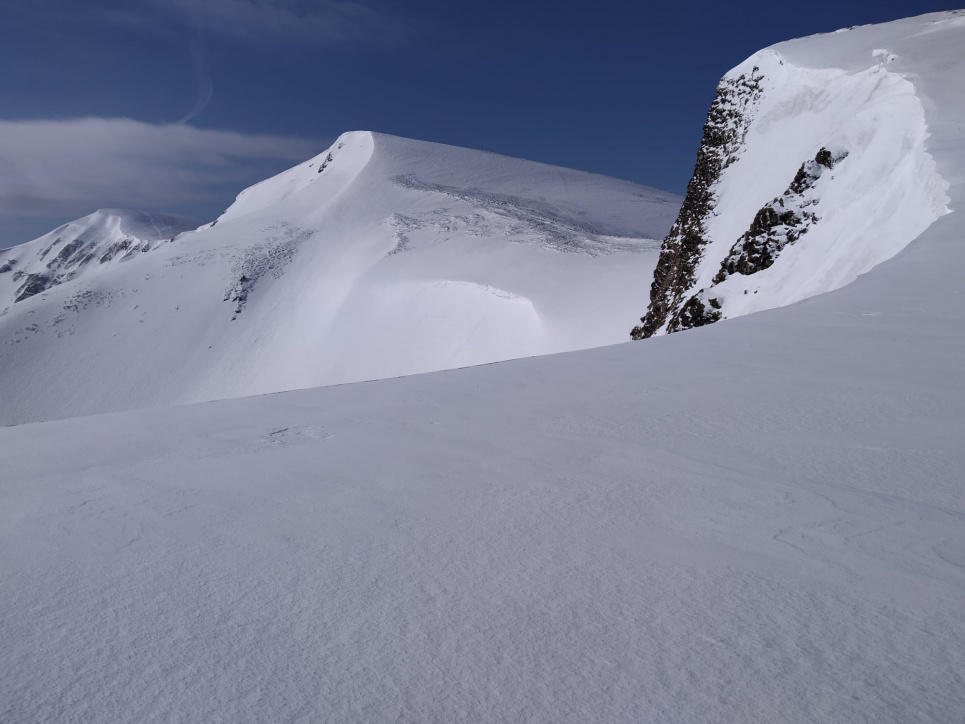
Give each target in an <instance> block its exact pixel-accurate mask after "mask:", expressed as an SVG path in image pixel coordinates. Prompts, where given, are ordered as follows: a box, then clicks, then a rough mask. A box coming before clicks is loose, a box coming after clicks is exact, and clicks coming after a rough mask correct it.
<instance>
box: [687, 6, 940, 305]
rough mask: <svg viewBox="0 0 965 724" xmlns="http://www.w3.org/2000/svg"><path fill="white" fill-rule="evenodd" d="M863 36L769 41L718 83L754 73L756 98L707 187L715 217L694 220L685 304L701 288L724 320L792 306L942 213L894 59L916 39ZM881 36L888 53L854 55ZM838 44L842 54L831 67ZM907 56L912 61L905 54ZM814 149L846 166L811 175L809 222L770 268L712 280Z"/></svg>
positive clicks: (920, 113)
mask: <svg viewBox="0 0 965 724" xmlns="http://www.w3.org/2000/svg"><path fill="white" fill-rule="evenodd" d="M949 22H952V21H949ZM865 35H866V32H865V31H862V30H860V29H854V30H852V31H851V32H849V33H848V34H846V35H840V34H831V35H826V36H819V37H818V38H815V39H811V38H807V39H802V40H799V41H790V42H789V43H781V44H778V45H776V46H774V47H772V48H767V49H765V50H762V51H760V52H759V53H756V54H755V55H753V56H751V57H750V58H749V59H748V60H746V61H745V62H744V63H742V64H741V65H739V66H737V67H736V68H735V69H734V70H732V71H730V73H728V74H727V76H725V77H727V78H736V77H738V76H739V75H741V74H745V73H749V72H750V71H751V70H752V69H754V68H757V69H758V72H759V73H761V74H763V80H762V81H761V85H762V88H763V93H762V96H761V98H760V100H759V102H758V104H757V105H756V107H755V108H754V109H753V111H752V112H751V119H750V124H749V128H748V133H747V137H746V143H745V146H744V148H743V151H742V153H741V154H740V155H739V156H738V158H737V160H736V162H735V163H733V164H732V165H730V166H729V167H728V168H727V169H726V170H725V171H724V172H723V174H722V177H721V179H720V181H719V183H718V184H717V185H716V187H715V189H714V191H715V193H716V196H717V203H716V206H715V212H714V216H713V218H711V219H710V220H709V221H708V223H707V224H706V237H707V238H708V240H709V242H710V243H709V244H708V245H707V247H706V248H705V251H704V255H703V258H702V261H701V264H700V266H699V268H698V270H697V274H696V279H695V281H694V284H693V286H692V288H691V290H690V292H689V293H688V294H687V295H686V296H690V295H691V294H694V293H697V292H699V291H700V290H706V292H705V294H704V295H703V296H705V297H713V298H716V299H717V300H718V301H719V303H721V304H722V305H723V314H724V317H725V318H733V317H736V316H740V315H744V314H749V313H751V312H756V311H760V310H762V309H771V308H774V307H779V306H784V305H787V304H793V303H795V302H798V301H800V300H802V299H806V298H808V297H811V296H814V295H816V294H822V293H824V292H828V291H831V290H833V289H838V288H840V287H842V286H844V285H846V284H849V283H850V282H852V281H854V279H855V278H857V277H858V276H859V275H860V274H863V273H865V272H867V271H868V270H870V269H871V268H873V267H874V266H876V265H877V264H879V263H881V262H882V261H884V260H886V259H890V258H891V257H893V256H894V255H895V254H897V253H898V252H899V251H900V250H901V249H902V248H904V247H905V246H906V245H907V244H908V243H909V242H910V241H912V240H913V239H914V238H916V237H917V236H918V235H919V234H920V233H921V232H922V231H924V230H925V229H926V228H927V227H928V226H929V225H930V224H931V223H932V222H933V221H935V219H937V218H938V217H940V216H941V215H943V214H945V213H947V211H948V207H947V204H948V198H947V196H946V193H945V190H946V186H947V183H946V181H945V180H944V179H943V178H942V177H941V175H940V174H939V173H938V172H937V170H936V168H935V161H934V159H933V158H932V155H931V154H930V153H929V152H928V150H927V149H926V140H927V138H928V135H929V130H928V127H927V124H926V120H925V109H924V107H923V104H922V100H921V98H920V97H919V95H918V94H917V92H916V87H915V84H916V80H917V79H916V76H915V74H914V73H911V72H908V66H906V65H904V64H903V63H902V62H901V61H900V60H899V58H900V57H902V56H903V52H902V44H903V43H906V42H912V43H914V42H916V41H915V40H910V41H909V40H905V39H903V38H902V36H901V35H900V33H899V35H898V36H897V37H895V36H890V35H888V36H884V37H882V36H880V35H874V34H872V35H871V37H870V38H869V39H867V40H866V39H864V38H865ZM883 39H887V40H888V41H889V45H888V47H893V48H894V49H895V50H896V51H897V55H896V54H895V53H893V52H891V51H889V50H883V49H882V48H873V47H872V48H867V49H865V47H863V46H864V45H865V44H866V43H868V42H869V40H870V41H871V42H872V43H873V42H880V41H881V40H883ZM839 46H845V48H846V52H847V53H848V62H847V63H842V64H841V66H843V67H841V66H839V65H838V62H837V59H838V58H839V56H840V55H841V54H842V53H843V52H845V51H843V50H841V49H840V48H839ZM856 46H857V47H856ZM852 48H854V51H853V52H852V50H851V49H852ZM912 53H913V54H912V56H910V57H911V58H914V57H915V53H919V54H920V51H919V50H918V49H917V46H914V48H913V51H912ZM829 58H835V59H836V60H835V62H831V61H829ZM911 67H912V68H914V67H916V66H914V65H912V66H911ZM821 148H835V149H841V150H843V151H846V152H847V153H848V158H847V159H846V160H843V161H842V162H841V163H840V164H839V165H837V166H835V169H834V172H833V173H832V174H830V177H829V178H828V179H822V183H821V184H820V196H819V198H816V199H813V200H809V203H810V202H811V201H813V203H814V204H815V205H814V207H813V209H812V210H813V212H814V214H815V215H816V217H817V223H815V224H814V225H812V226H810V227H809V228H808V230H807V234H806V236H802V237H801V239H800V240H799V241H797V242H796V243H794V244H792V245H790V246H788V247H786V248H785V249H784V250H783V251H782V252H781V253H780V256H779V257H778V259H777V261H776V262H775V263H774V265H773V266H771V267H770V268H768V269H765V270H763V271H759V272H757V273H755V274H752V275H742V274H735V275H732V276H730V277H729V278H728V279H727V280H726V281H724V282H720V283H717V284H715V283H714V282H713V279H714V277H715V276H716V275H717V273H718V271H719V270H720V265H721V262H722V261H723V260H724V259H725V258H727V257H728V256H729V255H730V253H731V249H732V247H733V246H734V244H735V243H736V242H737V241H738V239H740V237H741V236H742V235H743V234H744V233H745V232H746V231H747V230H748V228H749V227H750V225H751V222H752V221H753V219H754V216H755V214H756V213H757V211H758V210H759V209H761V208H762V207H763V206H765V205H767V204H769V203H770V202H771V201H772V200H775V199H777V198H778V197H780V196H781V195H782V194H783V193H784V192H785V190H786V189H787V188H788V186H789V184H790V183H791V181H792V180H793V179H794V177H795V174H796V173H797V171H798V169H799V168H800V167H801V164H802V163H806V162H807V161H809V160H811V159H813V158H814V156H815V154H816V153H817V152H818V151H819V150H820V149H821Z"/></svg>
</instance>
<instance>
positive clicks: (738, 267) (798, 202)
mask: <svg viewBox="0 0 965 724" xmlns="http://www.w3.org/2000/svg"><path fill="white" fill-rule="evenodd" d="M847 155H848V152H847V151H838V152H835V153H832V152H831V151H829V150H828V149H826V148H822V149H821V150H820V151H818V153H817V155H816V156H815V157H814V160H812V161H805V162H804V163H803V164H801V168H800V169H799V170H798V172H797V175H796V176H795V177H794V180H793V181H792V182H791V184H790V185H789V186H788V188H787V191H785V192H784V194H783V195H781V196H780V197H778V198H776V199H774V200H773V201H771V202H770V203H769V204H766V205H765V206H764V207H762V208H761V210H760V211H758V212H757V214H756V215H755V216H754V221H752V222H751V226H750V228H749V229H748V230H747V232H746V233H745V234H744V235H743V236H742V237H741V238H740V239H738V240H737V243H735V244H734V246H733V248H731V251H730V254H729V255H728V256H727V258H725V259H724V261H723V262H722V263H721V265H720V271H719V272H717V275H716V276H715V277H714V284H720V283H721V282H722V281H724V280H725V279H726V278H727V277H729V276H731V275H732V274H744V275H745V276H746V275H750V274H756V273H757V272H759V271H763V270H764V269H767V268H768V267H769V266H771V265H772V264H773V263H774V261H775V260H776V259H777V256H778V254H780V253H781V251H782V250H783V249H784V248H785V247H786V246H789V245H790V244H793V243H794V242H796V241H797V240H798V239H800V238H801V236H802V235H804V234H806V233H807V232H808V228H809V227H810V226H812V225H813V224H816V223H817V222H818V216H817V215H816V214H815V213H814V206H816V205H817V204H818V202H819V200H820V199H818V198H817V197H816V196H814V195H813V194H811V193H809V192H811V190H812V189H813V188H814V185H815V183H816V182H817V180H818V179H819V178H821V175H822V173H823V172H824V171H826V170H830V169H832V168H834V166H835V164H837V163H838V162H840V161H842V160H844V159H845V158H846V157H847Z"/></svg>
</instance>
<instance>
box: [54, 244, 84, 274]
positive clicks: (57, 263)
mask: <svg viewBox="0 0 965 724" xmlns="http://www.w3.org/2000/svg"><path fill="white" fill-rule="evenodd" d="M83 245H84V241H83V239H74V240H73V241H72V242H70V243H69V244H67V245H66V246H65V247H64V248H63V249H61V250H60V253H58V254H57V256H55V257H54V258H53V259H51V260H50V261H49V262H47V268H48V269H53V268H54V267H61V266H65V265H66V264H67V261H68V260H69V259H70V257H71V256H73V255H74V253H75V252H76V251H78V250H79V249H80V248H81V247H82V246H83Z"/></svg>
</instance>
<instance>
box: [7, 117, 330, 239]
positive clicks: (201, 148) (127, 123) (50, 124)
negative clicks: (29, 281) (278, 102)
mask: <svg viewBox="0 0 965 724" xmlns="http://www.w3.org/2000/svg"><path fill="white" fill-rule="evenodd" d="M323 147H324V144H323V143H321V142H318V141H308V140H304V139H292V138H283V137H278V136H268V135H246V134H242V133H236V132H233V131H216V130H204V129H199V128H194V127H192V126H189V125H177V124H172V125H155V124H150V123H142V122H140V121H134V120H130V119H126V118H79V119H71V120H39V121H0V217H2V221H3V222H4V223H6V224H8V225H12V224H13V223H15V222H16V221H17V220H18V219H24V218H27V217H34V218H41V217H44V218H46V217H55V216H66V217H70V216H80V215H83V214H87V213H90V212H91V211H93V210H94V209H97V208H103V207H126V208H146V209H168V210H176V209H178V208H184V207H187V206H198V205H199V204H200V203H203V202H204V201H206V200H207V201H210V200H215V199H220V198H224V197H225V196H226V195H230V196H233V195H234V194H236V193H237V192H238V191H240V190H241V189H242V188H244V187H245V186H247V185H250V184H252V183H255V182H257V181H259V180H261V179H262V178H264V176H265V175H266V173H267V170H266V169H268V168H269V167H274V168H272V169H271V170H277V169H278V167H279V166H282V167H283V166H287V165H289V164H294V163H297V162H300V161H302V160H304V159H306V158H309V157H311V156H312V155H314V154H316V153H318V152H319V151H321V150H322V149H323Z"/></svg>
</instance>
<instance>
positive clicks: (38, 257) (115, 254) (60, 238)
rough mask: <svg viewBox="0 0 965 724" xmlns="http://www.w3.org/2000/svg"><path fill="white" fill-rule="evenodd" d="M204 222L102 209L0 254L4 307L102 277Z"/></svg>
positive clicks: (0, 305)
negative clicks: (104, 272) (97, 276)
mask: <svg viewBox="0 0 965 724" xmlns="http://www.w3.org/2000/svg"><path fill="white" fill-rule="evenodd" d="M200 223H201V222H200V221H197V220H195V219H190V218H187V217H184V216H177V215H173V214H157V213H153V214H151V213H147V212H144V211H131V210H127V209H100V210H99V211H95V212H94V213H93V214H90V215H89V216H85V217H84V218H83V219H78V220H77V221H72V222H70V223H68V224H64V225H63V226H61V227H59V228H57V229H54V230H53V231H51V232H50V233H49V234H45V235H44V236H41V237H40V238H39V239H34V240H33V241H31V242H28V243H26V244H22V245H20V246H16V247H13V248H12V249H5V250H3V251H0V309H3V308H6V307H7V306H8V305H10V304H14V303H16V302H22V301H23V300H25V299H28V298H29V297H32V296H34V295H36V294H39V293H41V292H43V291H46V290H47V289H50V288H51V287H55V286H57V285H58V284H63V283H65V282H70V281H73V280H76V279H82V278H88V277H90V276H92V275H94V274H97V273H101V272H103V271H104V270H105V269H109V268H110V266H111V265H112V264H116V263H118V262H122V261H127V260H129V259H131V258H133V257H134V256H136V255H138V254H143V253H146V252H149V251H151V250H152V249H154V248H155V247H156V246H157V245H158V244H160V243H163V242H167V241H174V239H175V238H176V237H177V236H178V235H179V234H181V233H182V232H185V231H188V230H189V229H195V228H197V227H198V225H199V224H200Z"/></svg>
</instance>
